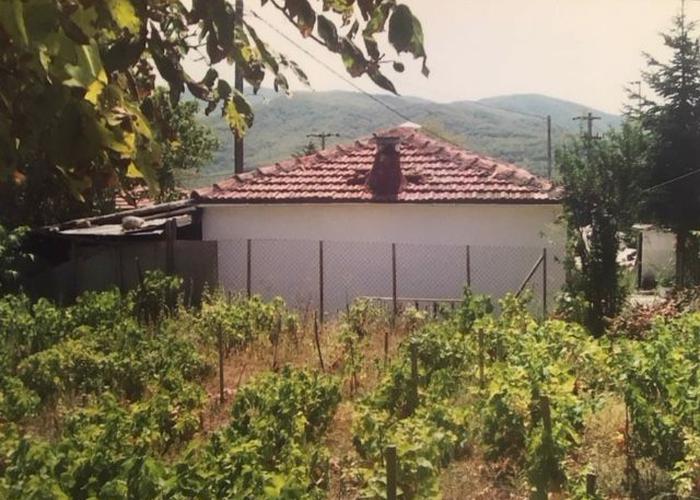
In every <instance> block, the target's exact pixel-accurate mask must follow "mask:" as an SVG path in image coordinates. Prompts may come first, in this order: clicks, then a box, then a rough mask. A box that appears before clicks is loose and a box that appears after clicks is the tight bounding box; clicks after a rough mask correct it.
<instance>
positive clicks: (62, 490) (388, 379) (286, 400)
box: [0, 273, 700, 499]
mask: <svg viewBox="0 0 700 500" xmlns="http://www.w3.org/2000/svg"><path fill="white" fill-rule="evenodd" d="M181 285H182V283H181V280H180V279H179V278H175V277H168V276H165V275H162V274H160V273H147V274H146V275H145V277H144V280H143V283H142V284H141V285H140V286H139V287H138V288H137V289H136V290H134V291H132V292H130V293H129V294H126V295H121V294H119V293H118V292H116V291H110V292H102V293H88V294H84V295H83V296H81V297H80V298H79V299H78V301H77V302H76V303H75V304H74V305H72V306H69V307H63V308H61V307H57V306H56V305H54V304H52V303H50V302H48V301H45V300H39V301H37V302H35V303H32V302H31V301H30V300H29V299H27V298H26V297H24V296H21V295H6V296H5V297H3V298H2V299H0V334H1V335H2V343H1V344H0V496H2V497H3V498H86V499H87V498H95V497H99V498H261V497H265V498H287V499H290V498H325V497H326V496H327V495H328V491H329V483H330V480H329V474H330V473H331V470H333V467H332V465H331V461H330V460H329V459H330V455H329V451H328V450H327V449H326V447H325V445H324V443H325V434H326V432H327V431H328V430H329V427H330V426H331V425H332V424H331V422H332V420H333V418H334V413H335V410H336V407H337V406H338V404H339V402H340V399H341V392H342V385H341V380H340V379H336V378H335V377H332V376H328V375H325V374H319V373H318V372H311V371H306V370H297V369H292V368H289V367H283V368H279V369H277V370H276V371H274V372H268V373H265V374H259V375H258V376H257V377H256V378H254V379H253V380H252V381H251V382H249V383H248V384H246V385H244V386H242V387H240V388H239V389H238V390H237V392H236V395H235V399H234V401H233V404H232V406H231V409H230V420H229V421H228V422H227V423H221V425H220V427H219V428H218V429H213V430H212V431H211V432H210V433H208V434H206V433H205V432H203V430H204V429H203V424H202V416H203V414H204V412H205V411H206V409H207V408H208V405H211V404H217V403H212V398H213V396H212V395H208V394H207V392H206V391H205V390H204V389H203V386H204V382H205V377H207V376H208V375H211V374H212V368H213V361H214V359H215V358H216V349H217V348H218V347H219V345H220V346H221V347H222V348H223V350H224V351H229V352H234V351H240V350H242V349H244V348H245V347H246V346H247V345H249V344H250V343H252V342H261V343H262V344H261V345H264V346H266V347H267V348H269V349H270V350H271V351H272V349H273V348H275V346H276V345H277V343H278V342H279V339H280V336H282V335H284V336H288V337H289V338H290V340H293V342H291V344H290V345H294V344H296V343H297V342H302V341H303V339H297V335H300V325H299V319H298V317H297V315H296V314H294V313H292V312H290V311H288V310H287V309H286V307H285V305H284V303H283V302H282V301H281V300H279V299H277V300H274V301H272V302H265V301H262V300H261V299H260V298H258V297H252V298H250V299H248V298H244V297H229V296H227V295H225V294H223V293H220V292H216V293H214V292H212V293H209V294H208V295H207V296H206V297H205V299H204V301H203V304H202V307H201V308H200V309H197V310H187V309H185V308H184V307H183V306H182V304H181V294H180V290H181ZM696 302H697V301H695V300H694V299H693V298H692V297H691V298H689V297H686V296H683V297H677V298H675V299H674V302H673V306H672V307H671V306H670V305H667V306H665V307H667V310H668V311H669V314H668V315H667V316H666V317H665V316H663V315H661V314H659V315H657V317H656V318H655V319H650V320H648V321H647V320H644V321H640V322H637V323H635V322H633V321H631V320H627V319H626V320H620V321H618V322H616V323H615V324H614V327H615V328H616V331H615V335H611V336H609V337H603V338H600V339H595V338H593V337H592V336H590V335H589V334H588V332H586V330H585V329H584V328H583V327H582V326H579V325H577V324H574V323H570V322H566V321H563V320H547V321H544V322H538V321H536V320H535V319H534V318H533V317H532V316H531V315H530V314H529V313H528V312H527V308H526V304H525V303H524V302H523V301H522V300H519V299H515V298H513V297H507V298H505V299H504V300H503V301H501V303H500V305H499V312H498V313H495V312H494V307H493V306H492V304H491V302H490V300H489V299H488V298H486V297H483V296H475V295H473V294H471V293H470V292H469V291H465V296H464V300H463V302H462V304H461V305H460V307H459V308H457V309H455V310H454V311H451V310H445V311H442V312H441V313H440V314H439V315H438V317H437V318H434V319H433V320H431V321H428V320H427V318H426V316H425V314H423V313H421V312H420V311H414V312H410V313H409V312H407V313H405V314H403V315H402V317H401V319H400V321H401V322H402V326H401V327H402V328H407V329H409V330H410V331H412V334H411V335H410V336H409V337H408V338H407V339H406V341H405V342H404V343H403V344H402V346H401V347H400V348H399V352H398V355H397V356H396V358H395V359H394V360H393V361H392V362H391V363H390V364H389V365H388V366H387V367H386V368H378V370H379V371H380V373H381V379H380V381H379V382H378V385H376V386H375V387H373V388H372V389H371V390H370V391H369V392H365V393H364V394H363V395H361V396H359V398H358V399H357V400H356V401H355V404H354V410H353V421H352V428H351V436H352V442H353V444H354V449H355V456H356V459H355V461H354V462H353V461H347V462H342V464H343V465H342V467H343V471H342V476H343V480H342V483H343V484H342V488H343V492H344V494H347V495H348V496H350V497H352V496H354V495H361V496H362V497H363V498H384V496H385V494H386V482H387V478H386V469H385V463H384V451H385V448H386V446H387V445H389V444H393V445H395V446H396V447H397V451H398V465H399V468H398V482H399V488H400V491H401V493H402V495H403V497H404V498H433V497H435V496H437V495H439V493H440V479H441V474H442V471H443V469H444V468H445V467H446V466H447V465H448V464H449V463H451V462H453V461H455V460H459V459H462V458H466V457H470V456H471V457H474V456H480V457H483V460H486V461H488V462H491V463H494V464H498V465H497V467H498V468H499V470H500V472H499V481H501V482H502V483H508V481H511V482H516V481H522V482H524V483H525V484H526V485H527V486H526V488H527V489H528V490H529V491H530V492H531V495H532V496H533V497H534V498H547V495H549V494H552V493H555V494H560V495H563V496H567V497H571V498H591V496H590V495H589V494H587V493H586V480H585V479H586V474H587V473H588V472H589V471H590V470H594V471H595V468H596V467H600V466H601V464H600V461H599V460H596V459H595V458H594V455H592V454H591V453H590V450H588V449H587V448H586V447H587V446H590V443H589V442H588V441H587V439H588V438H587V437H586V436H588V429H589V426H590V422H591V419H592V418H593V417H594V416H595V415H597V414H598V413H599V412H600V410H601V408H603V407H606V406H609V405H611V404H612V405H621V406H622V407H624V411H625V414H626V415H627V419H626V421H623V422H621V423H620V422H618V423H617V424H616V425H620V426H621V427H620V429H619V430H617V431H615V432H616V433H619V436H620V438H619V439H620V440H621V444H620V450H622V451H620V452H619V453H621V454H622V456H623V457H624V460H625V467H624V469H616V470H615V471H614V472H613V474H616V476H615V478H616V481H617V483H618V484H623V487H624V490H623V493H625V494H628V495H631V496H633V497H635V498H648V497H650V496H653V495H656V494H662V493H665V494H668V493H673V494H676V495H678V496H683V495H685V496H692V495H696V496H697V495H698V493H700V463H699V462H698V457H699V455H700V447H699V442H700V420H699V418H698V415H700V392H698V386H699V384H698V370H699V369H700V356H699V354H698V351H697V345H698V343H699V342H700V315H699V314H697V313H689V312H684V311H685V310H687V309H688V308H689V307H694V306H691V304H696ZM665 310H666V309H665ZM659 311H661V309H660V310H659ZM386 320H387V317H386V315H385V314H384V313H383V312H382V310H381V309H379V308H378V307H376V306H375V305H373V304H372V303H371V302H368V301H359V302H357V303H356V304H354V305H353V306H352V307H351V308H350V309H349V310H348V311H347V313H346V314H345V315H344V316H343V317H342V318H341V321H340V322H339V332H338V334H337V335H338V337H337V338H338V340H339V342H340V346H339V347H340V350H341V351H342V353H343V355H344V358H343V360H342V365H343V366H342V367H341V368H340V369H338V370H337V371H338V372H339V374H341V375H344V376H345V377H346V378H347V379H349V380H351V381H352V379H353V378H357V377H360V376H361V374H358V371H361V370H367V368H368V367H367V365H366V364H364V363H363V358H362V357H363V356H364V355H366V351H365V349H366V346H367V345H368V342H369V340H370V339H371V338H372V336H373V335H374V332H376V331H382V330H383V329H384V328H386V327H387V322H386ZM404 323H405V324H404ZM313 362H314V364H315V359H314V361H313ZM268 366H269V365H268ZM361 389H363V387H361V386H358V385H357V384H356V385H355V386H354V387H353V385H352V383H351V391H350V395H351V397H353V398H354V397H356V396H357V395H358V394H359V393H360V390H361ZM341 432H342V430H341ZM605 439H607V440H612V439H617V438H616V437H615V436H610V435H609V436H606V438H605ZM650 464H651V465H650ZM650 466H653V467H655V470H657V471H658V473H659V474H663V475H664V477H665V478H666V479H665V480H664V481H665V482H657V483H654V484H651V483H650V482H649V480H648V478H647V477H646V476H645V474H646V472H645V471H646V470H648V468H649V467H650ZM599 472H601V473H603V472H604V471H599ZM616 492H617V493H619V491H618V490H616ZM606 493H607V492H606V491H605V490H601V491H600V492H599V494H600V495H601V496H605V494H606Z"/></svg>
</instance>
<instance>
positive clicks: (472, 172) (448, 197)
mask: <svg viewBox="0 0 700 500" xmlns="http://www.w3.org/2000/svg"><path fill="white" fill-rule="evenodd" d="M377 135H390V136H398V137H400V138H401V146H400V148H401V149H400V151H401V170H402V172H403V173H404V176H406V178H407V183H406V185H405V187H404V188H403V190H402V191H401V192H400V193H399V194H398V195H392V196H386V197H380V196H376V195H375V194H373V193H372V192H371V191H370V190H369V189H368V188H367V186H366V183H365V180H366V177H367V174H368V173H369V171H370V169H371V168H372V164H373V162H374V157H375V151H376V145H375V140H374V138H369V139H361V140H358V141H355V143H354V144H351V145H345V146H336V147H335V148H333V149H328V150H325V151H321V152H318V153H315V154H312V155H309V156H305V157H302V158H296V159H292V160H287V161H284V162H280V163H277V164H275V165H270V166H267V167H262V168H260V169H257V170H254V171H252V172H246V173H244V174H238V175H234V176H232V177H230V178H228V179H225V180H222V181H221V182H218V183H217V184H214V185H213V186H212V187H210V188H205V189H200V190H197V191H195V192H194V193H192V197H193V198H194V199H196V200H198V201H200V202H210V203H328V202H343V203H347V202H399V203H401V202H403V203H421V202H422V203H440V202H449V203H478V202H488V203H559V202H560V199H561V190H560V189H559V188H557V187H556V186H554V185H553V184H552V183H551V182H550V181H548V180H546V179H543V178H541V177H537V176H535V175H533V174H531V173H530V172H528V171H527V170H525V169H523V168H521V167H518V166H516V165H513V164H510V163H505V162H501V161H498V160H495V159H493V158H489V157H487V156H482V155H479V154H476V153H474V152H471V151H467V150H463V149H460V148H458V147H457V146H454V145H452V144H450V143H447V142H444V141H440V140H438V139H434V138H432V137H430V136H428V135H426V134H425V133H423V132H420V131H419V130H417V129H415V128H411V127H399V128H395V129H391V130H386V131H382V132H378V133H377Z"/></svg>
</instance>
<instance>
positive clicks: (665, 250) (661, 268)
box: [642, 228, 676, 280]
mask: <svg viewBox="0 0 700 500" xmlns="http://www.w3.org/2000/svg"><path fill="white" fill-rule="evenodd" d="M642 237H643V239H642V274H646V273H647V272H650V273H652V274H653V275H654V276H655V277H656V279H657V280H660V279H662V278H669V277H672V276H674V275H675V269H676V237H675V236H674V234H673V233H671V232H670V231H662V230H660V229H656V228H645V229H644V230H643V231H642Z"/></svg>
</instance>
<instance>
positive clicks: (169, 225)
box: [165, 219, 177, 274]
mask: <svg viewBox="0 0 700 500" xmlns="http://www.w3.org/2000/svg"><path fill="white" fill-rule="evenodd" d="M176 239H177V222H176V221H175V219H168V220H167V221H166V222H165V274H174V273H175V240H176Z"/></svg>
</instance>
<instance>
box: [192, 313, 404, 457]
mask: <svg viewBox="0 0 700 500" xmlns="http://www.w3.org/2000/svg"><path fill="white" fill-rule="evenodd" d="M387 333H389V359H392V358H393V357H394V356H395V355H396V353H397V351H398V347H399V344H400V342H401V340H402V339H404V338H405V337H406V335H407V331H406V329H404V328H401V327H398V328H397V329H396V332H393V333H392V332H390V330H389V329H388V326H387V325H386V322H382V323H379V324H378V325H376V328H374V329H373V331H372V334H371V335H369V336H368V337H367V338H365V339H363V341H362V342H361V344H360V349H361V358H362V367H361V369H359V370H358V371H357V381H358V387H357V388H356V390H351V384H350V377H349V374H348V373H346V371H347V370H346V366H345V355H344V353H343V345H342V341H341V338H340V328H339V324H338V322H337V321H332V322H328V323H327V324H326V325H325V326H324V327H323V329H322V331H321V332H320V334H319V343H320V346H321V356H322V358H323V364H324V368H325V372H326V373H329V374H332V375H335V376H337V377H339V378H340V379H341V381H342V383H343V397H344V400H349V402H350V403H351V401H352V399H353V398H355V397H359V396H361V395H362V394H364V393H366V392H367V391H369V390H371V389H372V388H374V387H375V386H376V384H377V383H378V381H379V380H380V379H381V376H382V373H383V367H384V341H385V335H386V334H387ZM285 365H291V366H294V367H297V368H308V369H318V370H320V369H321V364H320V361H319V357H318V351H317V348H316V342H315V338H314V332H313V323H310V322H305V324H304V326H303V328H301V330H300V332H298V334H297V335H296V337H284V338H281V339H280V341H279V343H278V345H277V352H276V353H275V349H274V346H273V345H272V344H271V343H270V341H269V339H268V338H266V337H260V338H258V339H257V340H256V341H255V342H253V343H251V344H250V345H248V346H247V347H246V348H245V349H244V350H242V351H239V352H233V353H231V354H230V355H229V356H227V357H226V358H225V359H224V397H225V402H224V404H223V405H222V404H220V402H219V373H218V367H217V368H216V370H215V371H214V373H213V374H212V375H211V376H210V377H209V378H207V379H206V380H205V381H204V384H203V385H204V388H205V390H206V392H207V394H208V395H209V404H208V405H207V408H206V410H205V412H204V415H203V429H204V431H205V433H210V432H213V431H215V430H216V429H218V428H220V427H222V426H223V425H225V424H226V423H227V422H228V420H229V409H230V407H231V403H232V402H233V401H234V399H235V397H236V392H237V391H238V389H239V387H241V386H242V385H244V384H246V383H247V382H248V381H250V380H251V379H252V378H255V377H256V376H258V375H261V374H263V373H266V372H269V371H275V370H279V369H280V368H281V367H283V366H285ZM341 409H342V405H341ZM339 411H340V410H339ZM349 414H350V415H351V414H352V412H351V411H350V412H349ZM333 427H335V425H334V426H333ZM346 427H347V433H348V441H350V436H349V432H350V424H349V423H348V425H347V426H346ZM343 446H344V445H341V446H340V448H341V449H342V448H343ZM331 453H332V454H334V449H333V446H331Z"/></svg>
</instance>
